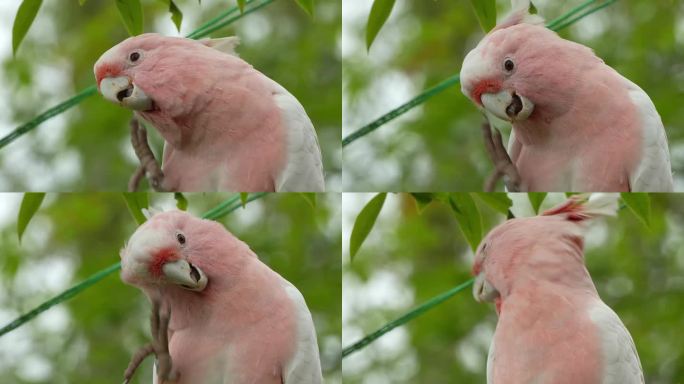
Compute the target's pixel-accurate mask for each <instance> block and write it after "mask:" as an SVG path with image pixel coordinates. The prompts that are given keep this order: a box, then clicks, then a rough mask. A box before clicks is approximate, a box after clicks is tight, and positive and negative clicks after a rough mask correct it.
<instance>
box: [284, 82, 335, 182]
mask: <svg viewBox="0 0 684 384" xmlns="http://www.w3.org/2000/svg"><path fill="white" fill-rule="evenodd" d="M271 83H272V86H273V97H274V99H275V103H276V105H277V106H278V108H280V110H281V112H282V117H283V121H284V123H285V129H286V131H287V155H286V156H287V165H286V166H285V169H284V170H283V171H282V172H280V174H279V175H278V177H277V178H276V183H275V189H276V192H323V191H324V190H325V181H324V177H323V161H322V159H321V149H320V146H319V144H318V137H317V136H316V130H315V129H314V126H313V124H312V123H311V120H310V119H309V116H308V115H307V114H306V111H305V110H304V107H302V105H301V104H300V103H299V101H298V100H297V99H296V98H295V97H294V96H293V95H292V94H291V93H290V92H288V91H287V90H286V89H285V88H283V87H282V86H281V85H280V84H278V83H276V82H275V81H273V80H271Z"/></svg>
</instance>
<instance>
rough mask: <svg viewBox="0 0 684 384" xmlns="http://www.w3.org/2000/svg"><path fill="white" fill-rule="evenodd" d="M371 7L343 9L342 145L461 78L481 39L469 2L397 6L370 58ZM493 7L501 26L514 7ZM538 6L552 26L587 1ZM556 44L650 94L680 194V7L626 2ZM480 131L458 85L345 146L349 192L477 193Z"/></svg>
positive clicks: (683, 19) (505, 0)
mask: <svg viewBox="0 0 684 384" xmlns="http://www.w3.org/2000/svg"><path fill="white" fill-rule="evenodd" d="M371 3H372V2H371V1H365V2H362V1H345V2H344V3H343V5H342V6H343V12H342V13H343V26H344V27H343V38H342V58H343V61H342V71H343V92H344V96H343V136H347V135H349V134H350V133H351V132H353V131H355V130H357V129H358V128H360V127H361V126H364V125H366V124H367V123H369V122H371V121H373V120H375V119H376V118H378V117H380V116H381V115H383V114H385V113H386V112H388V111H390V110H391V109H393V108H396V107H398V106H399V105H401V104H403V103H404V102H406V101H408V100H410V99H411V98H413V97H414V96H416V95H418V94H419V93H421V92H422V91H423V90H425V89H427V88H429V87H431V86H433V85H435V84H437V83H439V82H440V81H442V80H444V79H446V78H447V77H450V76H452V75H454V74H457V73H458V72H459V71H460V68H461V63H462V62H463V58H464V57H465V55H466V54H467V53H468V51H470V50H471V49H472V48H474V47H475V45H477V43H478V42H479V41H480V40H481V39H482V37H483V35H484V32H483V31H482V29H481V27H480V26H479V24H478V22H477V20H476V18H475V13H474V12H473V10H472V8H471V5H470V2H469V1H466V0H462V1H418V0H413V1H398V2H397V3H396V5H395V8H394V10H393V12H392V15H391V16H390V18H389V19H388V21H387V23H386V24H385V25H384V27H383V29H382V30H381V31H380V33H379V34H378V36H377V38H376V39H375V42H374V43H373V46H372V47H371V49H370V52H369V53H368V52H367V51H366V47H365V25H366V20H367V18H368V14H369V12H370V6H371ZM497 3H498V8H497V9H498V13H499V18H501V17H503V16H504V15H505V14H507V13H508V11H509V10H510V1H509V0H498V2H497ZM533 3H534V4H535V5H536V7H537V8H538V10H539V14H540V15H542V16H543V17H545V18H546V19H547V20H552V19H554V18H556V17H558V16H560V15H562V14H564V13H566V12H568V11H569V10H570V9H572V8H573V7H575V6H577V5H579V4H581V3H582V1H580V0H534V1H533ZM560 35H561V36H562V37H564V38H566V39H570V40H573V41H576V42H579V43H582V44H584V45H587V46H589V47H591V48H593V49H594V51H595V52H596V54H597V55H598V56H599V57H601V58H603V59H604V61H605V62H606V63H607V64H608V65H610V66H612V67H613V68H615V69H616V70H617V71H618V72H620V73H621V74H623V75H624V76H626V77H627V78H629V79H631V80H632V81H633V82H635V83H636V84H638V85H639V86H640V87H641V88H642V89H644V90H645V91H646V92H647V93H648V94H649V96H650V97H651V99H652V100H653V102H654V103H655V105H656V108H657V109H658V112H659V113H660V116H661V117H662V120H663V123H664V125H665V129H666V131H667V135H668V138H669V142H670V151H671V155H672V165H673V169H674V172H675V179H676V180H675V182H676V185H675V190H680V191H681V190H684V176H682V175H684V109H682V108H681V105H682V104H683V103H684V50H682V46H684V2H681V1H676V0H662V1H657V2H654V1H648V0H621V1H618V2H616V3H614V4H612V5H610V6H609V7H608V8H605V9H603V10H601V11H598V12H597V13H594V14H593V15H591V16H588V17H585V18H584V19H582V20H580V21H579V22H578V23H576V24H574V25H573V26H571V27H569V28H566V29H564V30H562V31H561V33H560ZM481 122H482V115H481V114H480V113H479V112H478V110H477V109H476V108H475V106H474V105H473V104H472V103H471V102H470V101H469V100H468V99H467V98H466V97H465V96H463V94H461V91H460V85H458V86H453V87H451V88H449V89H448V90H446V91H445V92H442V93H441V94H439V95H437V96H435V97H433V98H432V99H430V100H428V101H427V102H426V103H425V104H422V105H421V106H419V107H417V108H415V109H413V110H412V111H410V112H409V113H407V114H405V115H403V116H402V117H400V118H398V119H396V120H394V121H392V122H390V123H388V124H386V125H385V126H383V127H381V128H379V129H378V130H376V131H375V132H373V133H371V134H369V135H367V136H365V137H363V138H361V139H358V140H357V141H355V142H353V143H352V144H349V145H348V146H346V147H345V148H344V150H343V163H344V181H343V185H344V190H345V191H358V192H371V191H481V190H482V188H483V185H484V180H485V178H486V176H487V175H488V174H489V172H491V170H492V165H491V162H490V161H489V159H488V158H487V156H486V153H485V150H484V145H483V142H482V138H481V134H480V125H481ZM509 130H510V128H509V129H506V130H504V139H505V140H507V136H508V132H509ZM499 188H500V189H501V190H502V189H503V186H502V185H499Z"/></svg>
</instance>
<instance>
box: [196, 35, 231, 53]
mask: <svg viewBox="0 0 684 384" xmlns="http://www.w3.org/2000/svg"><path fill="white" fill-rule="evenodd" d="M200 43H202V44H204V45H206V46H207V47H210V48H214V49H215V50H217V51H220V52H223V53H227V54H229V55H232V56H238V54H237V52H236V51H235V50H236V49H237V47H238V45H240V38H239V37H237V36H229V37H222V38H219V39H202V40H200Z"/></svg>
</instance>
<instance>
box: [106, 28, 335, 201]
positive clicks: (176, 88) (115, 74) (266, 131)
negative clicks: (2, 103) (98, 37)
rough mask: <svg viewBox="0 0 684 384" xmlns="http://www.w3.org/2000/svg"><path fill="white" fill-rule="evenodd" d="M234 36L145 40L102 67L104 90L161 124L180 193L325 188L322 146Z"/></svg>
mask: <svg viewBox="0 0 684 384" xmlns="http://www.w3.org/2000/svg"><path fill="white" fill-rule="evenodd" d="M237 44H238V40H237V39H236V38H224V39H217V40H203V41H194V40H190V39H184V38H173V37H165V36H161V35H158V34H144V35H140V36H135V37H131V38H129V39H127V40H125V41H123V42H121V43H120V44H118V45H116V46H114V47H113V48H111V49H110V50H108V51H107V52H105V53H104V54H103V55H102V57H100V59H99V60H98V61H97V63H96V64H95V68H94V72H95V77H96V80H97V84H98V87H99V89H100V92H101V93H102V94H103V96H105V98H107V99H108V100H110V101H112V102H115V103H118V104H121V105H122V106H125V107H128V108H131V109H133V110H135V111H136V114H137V115H138V116H139V117H141V118H142V119H144V120H145V121H147V122H149V123H150V124H151V125H152V126H154V127H155V128H156V129H157V130H158V131H159V133H160V134H161V135H162V137H163V138H164V140H165V141H166V143H165V148H164V156H163V161H162V170H163V172H164V176H165V178H164V182H163V185H162V187H163V188H164V189H166V190H173V191H208V190H229V191H240V192H257V191H322V190H323V189H324V181H323V167H322V161H321V154H320V149H319V146H318V140H317V137H316V132H315V130H314V128H313V125H312V123H311V121H310V119H309V117H308V116H307V115H306V112H305V111H304V108H303V107H302V106H301V104H300V103H299V102H298V101H297V99H296V98H295V97H294V96H292V95H291V94H290V93H289V92H288V91H287V90H285V89H284V88H283V87H282V86H280V85H279V84H278V83H276V82H275V81H273V80H271V79H269V78H268V77H266V76H265V75H263V74H262V73H261V72H259V71H257V70H256V69H254V68H253V67H252V66H251V65H250V64H248V63H247V62H245V61H244V60H242V59H240V58H239V57H238V56H237V55H236V54H235V52H234V49H235V47H236V46H237Z"/></svg>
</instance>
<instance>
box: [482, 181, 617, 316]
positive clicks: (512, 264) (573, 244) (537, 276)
mask: <svg viewBox="0 0 684 384" xmlns="http://www.w3.org/2000/svg"><path fill="white" fill-rule="evenodd" d="M618 197H619V195H618V194H593V195H574V196H572V197H571V198H570V199H568V200H567V201H566V202H564V203H563V204H561V205H559V206H557V207H555V208H552V209H550V210H548V211H546V212H544V213H542V214H541V215H540V216H535V217H526V218H516V219H512V220H508V221H506V222H504V223H503V224H501V225H499V226H497V227H496V228H494V229H493V230H492V231H491V232H489V234H487V236H486V237H485V238H484V239H483V240H482V242H481V243H480V245H479V247H478V249H477V252H476V255H475V262H474V264H473V274H474V275H475V276H476V280H475V285H474V286H473V295H474V296H475V299H476V300H477V301H494V302H495V303H496V304H497V308H499V305H500V303H501V297H505V296H507V295H508V294H509V292H511V290H512V289H513V287H514V286H515V284H516V283H519V282H529V281H537V282H539V281H545V280H546V281H557V280H559V279H561V278H564V277H568V276H571V275H572V274H573V273H580V274H582V273H586V270H585V267H584V253H583V246H584V233H585V230H586V228H587V224H588V223H589V222H590V221H591V219H593V218H595V217H599V216H614V215H615V214H616V213H617V210H618V204H617V201H618Z"/></svg>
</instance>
